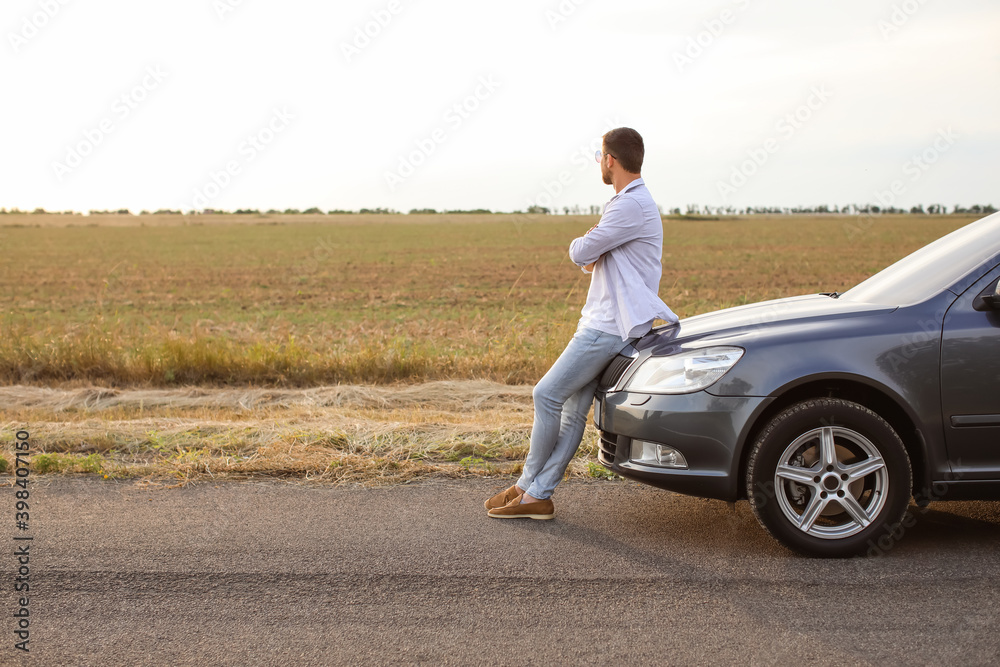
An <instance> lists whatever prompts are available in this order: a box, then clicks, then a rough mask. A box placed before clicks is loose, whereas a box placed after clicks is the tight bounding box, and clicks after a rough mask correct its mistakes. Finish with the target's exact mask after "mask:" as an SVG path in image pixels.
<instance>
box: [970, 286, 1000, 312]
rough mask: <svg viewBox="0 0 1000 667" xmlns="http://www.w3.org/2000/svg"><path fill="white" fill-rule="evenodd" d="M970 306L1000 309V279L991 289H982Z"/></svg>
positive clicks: (980, 308)
mask: <svg viewBox="0 0 1000 667" xmlns="http://www.w3.org/2000/svg"><path fill="white" fill-rule="evenodd" d="M972 307H973V308H974V309H976V310H1000V281H997V284H996V285H994V286H993V289H992V290H990V289H985V290H983V292H982V294H980V295H979V296H977V297H976V299H975V301H973V302H972Z"/></svg>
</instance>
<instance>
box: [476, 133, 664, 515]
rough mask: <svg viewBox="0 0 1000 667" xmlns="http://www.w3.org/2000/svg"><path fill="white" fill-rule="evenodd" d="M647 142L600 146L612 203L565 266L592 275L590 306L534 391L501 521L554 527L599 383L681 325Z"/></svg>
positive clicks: (619, 136) (497, 506)
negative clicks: (523, 451)
mask: <svg viewBox="0 0 1000 667" xmlns="http://www.w3.org/2000/svg"><path fill="white" fill-rule="evenodd" d="M644 153H645V150H644V148H643V143H642V137H641V136H639V133H638V132H636V131H635V130H633V129H630V128H627V127H620V128H617V129H614V130H611V131H610V132H608V133H607V134H605V135H604V137H603V148H602V150H600V151H598V152H597V155H596V156H595V157H596V158H597V161H598V162H600V164H601V175H602V176H603V177H604V183H605V184H607V185H611V186H614V189H615V193H616V194H615V196H614V197H612V198H611V201H609V202H608V204H607V206H605V208H604V214H603V215H602V216H601V219H600V222H598V223H597V225H595V226H594V227H593V228H591V230H590V231H589V232H587V233H586V235H584V236H582V237H580V238H578V239H575V240H574V241H573V242H572V243H571V244H570V246H569V257H570V259H571V260H572V261H573V263H575V264H576V265H577V266H580V267H582V268H583V271H584V272H585V273H592V275H591V279H590V290H589V292H588V293H587V304H586V305H585V306H584V307H583V312H582V317H581V318H580V323H579V326H578V327H577V330H576V334H575V335H574V336H573V339H572V340H571V341H570V342H569V344H568V345H567V346H566V349H565V350H564V351H563V353H562V355H560V357H559V359H557V360H556V362H555V363H554V364H553V365H552V368H550V369H549V371H548V372H547V373H546V374H545V376H544V377H543V378H542V379H541V380H540V381H539V382H538V384H537V385H536V386H535V389H534V391H533V392H532V398H533V399H534V404H535V421H534V424H533V426H532V428H531V447H530V449H529V450H528V457H527V459H526V460H525V462H524V471H523V472H522V473H521V477H520V479H518V480H517V483H516V484H515V485H514V486H512V487H510V488H509V489H506V490H504V491H501V492H500V493H498V494H496V495H495V496H493V497H492V498H490V499H489V500H487V501H486V503H485V504H486V509H487V511H488V513H489V516H491V517H493V518H496V519H518V518H530V519H551V518H552V517H553V516H554V515H555V509H554V506H553V504H552V500H551V496H552V492H553V490H554V489H555V487H556V485H557V484H558V483H559V482H560V481H562V478H563V475H564V474H565V472H566V467H567V466H568V465H569V462H570V460H571V459H572V458H573V455H574V454H575V453H576V450H577V449H578V448H579V446H580V441H581V440H582V439H583V430H584V427H585V426H586V421H587V413H588V412H589V411H590V406H591V405H592V404H593V402H594V392H595V390H596V389H597V382H598V379H599V378H600V376H601V373H603V371H604V369H605V368H606V367H607V365H608V364H609V363H610V362H611V360H612V359H614V358H615V357H616V356H617V355H618V353H619V352H620V351H621V350H622V349H623V348H625V347H627V346H628V345H630V344H632V343H633V342H634V341H635V340H636V339H637V338H639V337H640V336H643V335H644V334H646V333H647V332H649V330H650V329H651V328H652V325H653V320H655V319H657V318H659V319H663V320H666V321H667V322H676V321H677V316H676V315H674V313H673V312H672V311H671V310H670V308H668V307H667V305H666V304H665V303H663V301H661V300H660V298H659V296H657V292H658V290H659V286H660V276H661V274H662V266H661V265H660V257H661V255H662V252H663V223H662V222H661V220H660V212H659V209H658V208H657V207H656V204H655V203H654V202H653V198H652V197H651V196H650V194H649V190H647V189H646V185H645V183H643V180H642V176H641V175H640V169H641V168H642V159H643V155H644Z"/></svg>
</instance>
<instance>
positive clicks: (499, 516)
mask: <svg viewBox="0 0 1000 667" xmlns="http://www.w3.org/2000/svg"><path fill="white" fill-rule="evenodd" d="M489 517H490V518H491V519H539V520H541V521H548V520H549V519H554V518H556V515H555V514H494V513H493V512H490V513H489Z"/></svg>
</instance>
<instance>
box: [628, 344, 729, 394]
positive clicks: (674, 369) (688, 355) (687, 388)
mask: <svg viewBox="0 0 1000 667" xmlns="http://www.w3.org/2000/svg"><path fill="white" fill-rule="evenodd" d="M742 356H743V349H742V348H739V347H706V348H703V349H701V350H689V351H687V352H682V353H680V354H674V355H671V356H669V357H649V358H648V359H646V360H645V361H644V362H642V364H641V365H640V366H639V368H638V370H636V372H635V374H633V375H632V378H631V379H630V380H629V381H628V384H626V385H625V388H626V389H628V390H630V391H648V392H651V393H656V394H689V393H691V392H694V391H699V390H701V389H704V388H705V387H709V386H711V385H712V384H713V383H715V382H716V381H717V380H718V379H719V378H721V377H722V376H723V375H725V374H726V372H727V371H729V369H730V368H732V367H733V365H734V364H736V362H737V361H739V360H740V357H742Z"/></svg>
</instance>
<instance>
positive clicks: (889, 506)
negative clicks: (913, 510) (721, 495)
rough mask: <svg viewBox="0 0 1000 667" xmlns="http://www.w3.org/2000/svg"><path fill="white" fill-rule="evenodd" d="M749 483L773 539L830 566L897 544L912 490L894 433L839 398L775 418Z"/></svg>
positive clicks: (753, 458)
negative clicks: (829, 560) (830, 561)
mask: <svg viewBox="0 0 1000 667" xmlns="http://www.w3.org/2000/svg"><path fill="white" fill-rule="evenodd" d="M746 483H747V498H748V500H749V501H750V507H751V508H752V509H753V513H754V515H755V516H756V517H757V520H758V521H759V522H760V523H761V525H762V526H763V527H764V528H765V529H766V530H767V531H768V532H769V533H770V534H771V536H772V537H774V538H775V539H776V540H777V541H778V542H780V543H782V544H783V545H785V546H786V547H788V548H790V549H792V550H793V551H796V552H798V553H801V554H804V555H808V556H819V557H827V558H843V557H847V556H855V555H860V554H864V553H866V552H868V551H870V550H871V549H872V545H874V544H877V543H878V540H879V538H882V537H883V536H884V535H887V534H888V535H890V536H891V537H892V538H893V539H894V540H895V539H898V537H899V532H898V531H899V529H900V528H899V527H900V522H901V521H902V519H903V516H904V514H905V512H906V509H907V507H908V505H909V501H910V494H911V487H912V482H911V473H910V459H909V456H907V453H906V447H905V446H904V445H903V442H902V440H900V438H899V436H898V435H897V434H896V432H895V431H894V430H893V428H892V426H890V425H889V423H888V422H886V421H885V420H884V419H882V418H881V417H879V416H878V415H877V414H875V413H874V412H872V411H871V410H869V409H868V408H866V407H864V406H862V405H859V404H857V403H853V402H851V401H847V400H843V399H838V398H819V399H811V400H807V401H802V402H801V403H796V404H794V405H792V406H791V407H789V408H787V409H785V410H784V411H782V412H781V413H779V414H778V415H777V416H776V417H774V418H773V419H772V420H771V421H770V422H769V423H768V424H767V426H766V427H765V428H764V430H763V431H762V432H761V434H760V436H759V437H758V438H757V440H756V442H755V443H754V446H753V448H752V449H751V451H750V456H749V458H748V463H747V472H746ZM883 541H884V538H883Z"/></svg>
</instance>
